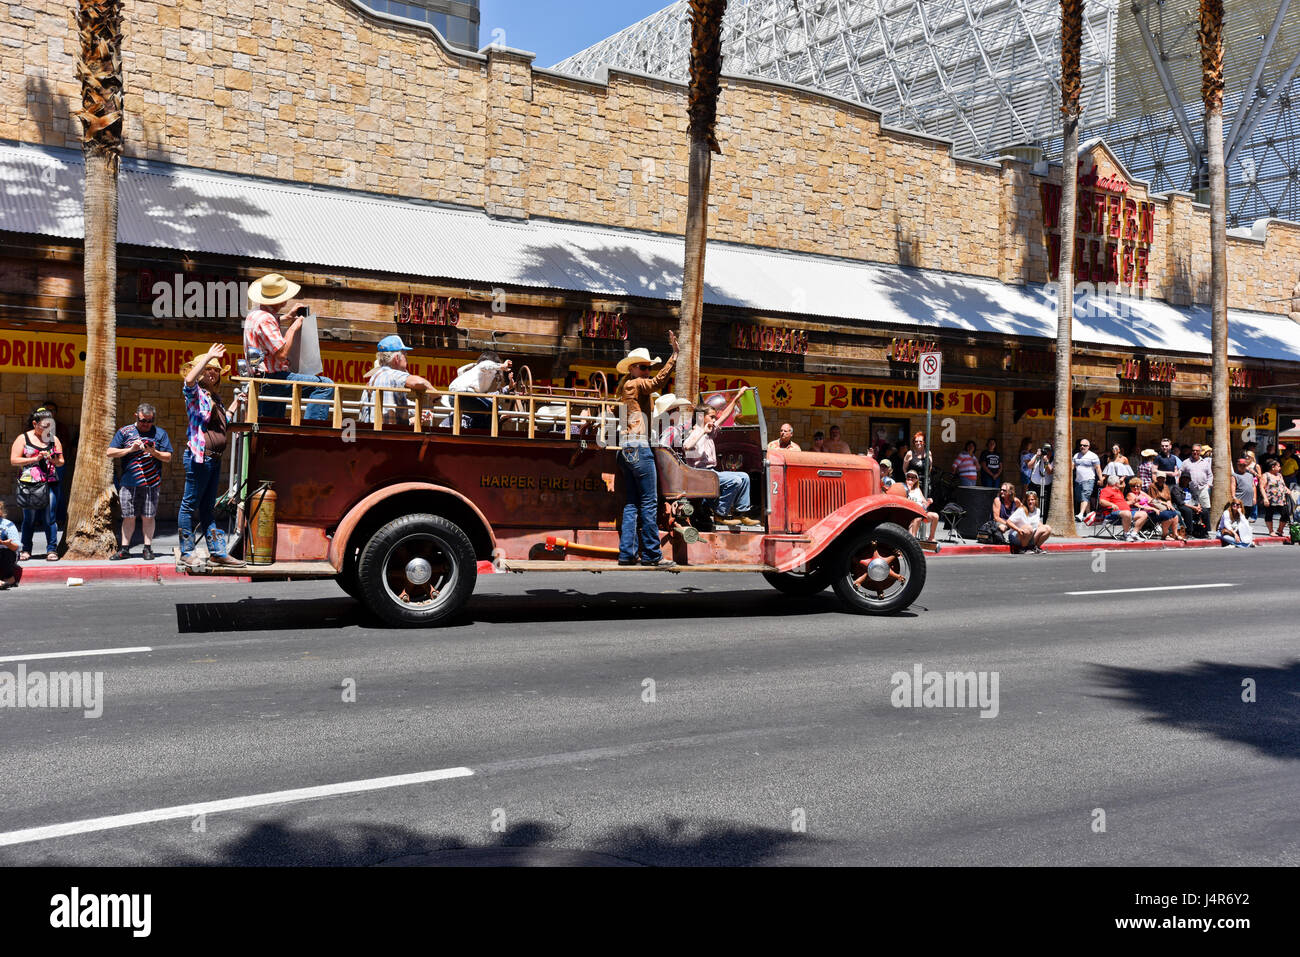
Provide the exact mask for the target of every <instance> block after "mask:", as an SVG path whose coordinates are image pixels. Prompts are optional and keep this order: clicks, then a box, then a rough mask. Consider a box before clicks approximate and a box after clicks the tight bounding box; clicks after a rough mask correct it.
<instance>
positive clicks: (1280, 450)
mask: <svg viewBox="0 0 1300 957" xmlns="http://www.w3.org/2000/svg"><path fill="white" fill-rule="evenodd" d="M1277 454H1278V461H1279V462H1281V463H1282V480H1283V481H1285V482H1286V484H1287V488H1295V487H1296V485H1297V484H1300V461H1297V460H1296V457H1295V453H1294V452H1293V451H1292V450H1291V449H1289V448H1287V446H1286V445H1285V444H1284V443H1278V446H1277Z"/></svg>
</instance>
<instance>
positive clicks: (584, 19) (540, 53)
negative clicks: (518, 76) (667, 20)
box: [478, 0, 672, 67]
mask: <svg viewBox="0 0 1300 957" xmlns="http://www.w3.org/2000/svg"><path fill="white" fill-rule="evenodd" d="M671 2H672V0H482V2H481V3H480V4H479V33H478V36H479V45H480V46H487V45H488V44H489V43H492V42H493V41H494V39H496V40H499V41H500V42H502V43H504V44H505V45H506V46H508V47H514V48H515V49H516V50H527V51H528V52H529V53H536V54H537V59H536V60H534V61H533V63H534V64H535V65H536V66H543V67H548V66H553V65H554V64H556V63H557V62H559V61H560V60H563V59H564V58H565V57H567V56H570V55H572V54H574V53H577V52H578V51H579V50H582V49H585V48H587V47H589V46H591V45H592V44H593V43H595V42H597V41H598V40H603V39H605V37H607V36H609V35H610V34H611V33H617V32H618V31H619V30H621V29H623V28H624V27H626V26H631V25H632V24H633V23H636V22H637V21H638V20H640V19H642V18H644V17H647V16H649V15H650V14H652V13H654V12H655V11H656V10H662V9H663V8H664V7H666V6H668V5H669V4H670V3H671ZM494 30H503V31H505V35H504V36H494V35H493V31H494Z"/></svg>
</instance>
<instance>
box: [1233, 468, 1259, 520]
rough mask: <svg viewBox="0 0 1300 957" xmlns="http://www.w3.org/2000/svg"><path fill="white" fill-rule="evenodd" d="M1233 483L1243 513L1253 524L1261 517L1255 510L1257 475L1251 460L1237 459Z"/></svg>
mask: <svg viewBox="0 0 1300 957" xmlns="http://www.w3.org/2000/svg"><path fill="white" fill-rule="evenodd" d="M1232 482H1233V488H1234V490H1235V491H1236V493H1237V494H1236V499H1237V501H1239V502H1240V503H1241V508H1242V511H1244V512H1245V513H1246V518H1248V519H1249V520H1250V521H1252V522H1253V521H1254V520H1255V519H1257V518H1258V517H1259V512H1258V511H1257V510H1256V508H1255V473H1254V472H1253V471H1251V468H1250V460H1249V459H1246V458H1240V459H1237V461H1236V464H1235V465H1234V466H1233V469H1232Z"/></svg>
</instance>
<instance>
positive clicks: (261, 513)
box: [248, 482, 275, 565]
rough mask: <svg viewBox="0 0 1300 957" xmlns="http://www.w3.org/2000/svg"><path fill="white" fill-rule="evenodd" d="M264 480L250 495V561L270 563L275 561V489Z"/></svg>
mask: <svg viewBox="0 0 1300 957" xmlns="http://www.w3.org/2000/svg"><path fill="white" fill-rule="evenodd" d="M271 484H272V483H270V482H262V483H261V484H260V485H258V487H257V491H255V492H254V493H253V494H252V495H250V496H249V499H248V504H249V515H248V527H249V535H248V563H249V564H250V565H270V564H271V563H273V562H274V561H275V489H273V488H271Z"/></svg>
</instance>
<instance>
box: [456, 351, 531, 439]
mask: <svg viewBox="0 0 1300 957" xmlns="http://www.w3.org/2000/svg"><path fill="white" fill-rule="evenodd" d="M512 364H513V363H512V362H511V360H510V359H506V360H505V361H504V362H503V361H502V360H501V357H500V356H499V355H497V354H496V353H495V352H492V351H491V350H488V351H486V352H482V353H480V354H479V357H478V361H477V362H467V363H466V364H465V365H463V366H461V367H460V368H459V369H457V370H456V378H454V379H452V380H451V383H450V384H449V385H448V386H447V391H448V392H468V393H471V395H469V396H467V397H465V398H463V399H461V400H460V412H461V415H460V427H461V428H462V429H488V428H491V427H492V416H491V411H492V400H491V399H485V398H482V396H486V395H492V394H494V393H509V392H510V389H511V383H512V382H513V381H514V377H513V375H512V373H511V371H510V370H511V366H512ZM453 401H454V400H453V398H452V397H451V396H448V395H444V396H443V397H442V398H441V399H439V400H438V404H439V405H441V406H442V407H443V408H448V409H450V408H452V407H453ZM466 410H469V411H466ZM440 424H441V425H442V426H444V427H446V426H449V425H451V416H447V417H446V418H445V419H443V420H442V422H441V423H440Z"/></svg>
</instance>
